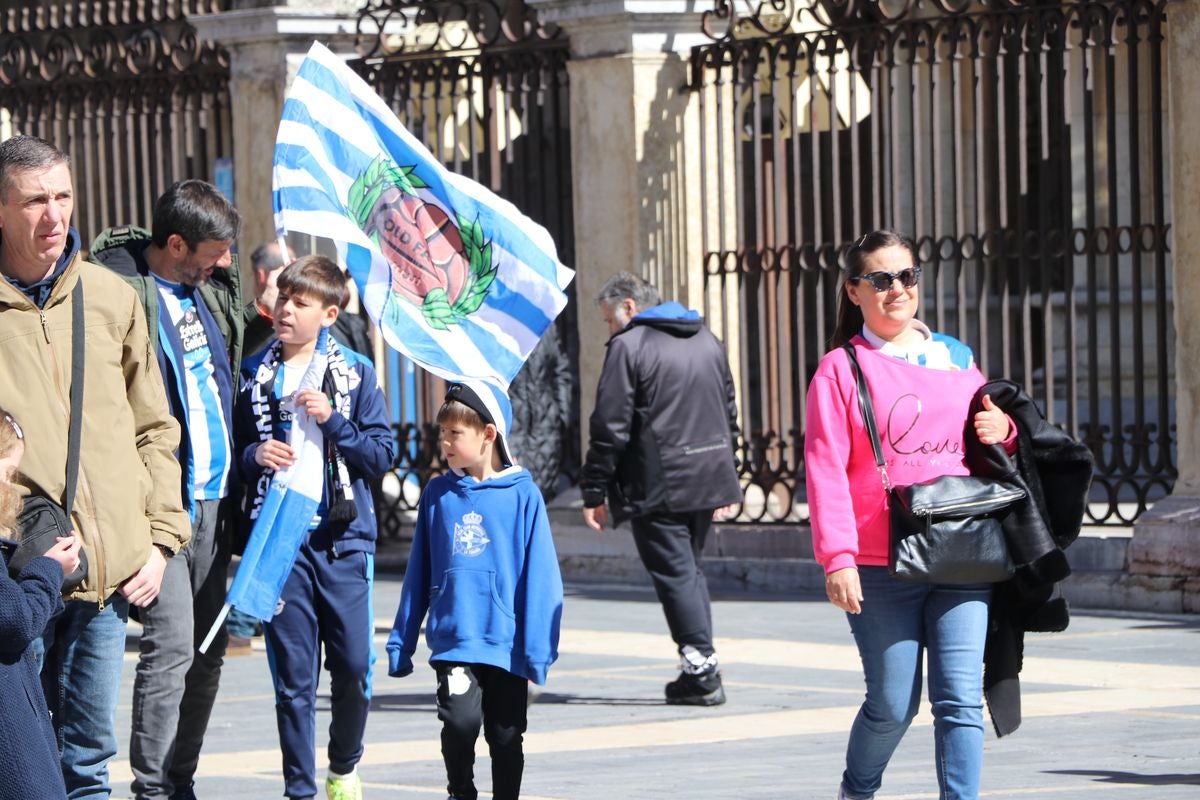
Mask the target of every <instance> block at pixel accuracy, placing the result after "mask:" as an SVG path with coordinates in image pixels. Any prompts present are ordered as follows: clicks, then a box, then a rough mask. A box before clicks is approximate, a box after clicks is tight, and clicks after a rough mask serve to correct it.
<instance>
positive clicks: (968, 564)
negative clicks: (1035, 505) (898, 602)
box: [845, 344, 1025, 584]
mask: <svg viewBox="0 0 1200 800" xmlns="http://www.w3.org/2000/svg"><path fill="white" fill-rule="evenodd" d="M845 349H846V355H847V356H848V357H849V359H850V368H851V370H852V371H853V372H854V377H855V379H856V381H857V383H858V405H859V410H860V411H861V412H862V417H863V421H864V423H865V425H866V428H867V435H868V436H870V438H871V447H872V449H873V450H874V453H875V464H876V466H877V467H878V468H879V474H880V477H881V478H882V479H883V488H884V491H885V492H887V496H888V515H889V518H890V526H889V528H890V542H889V546H888V573H889V574H891V575H892V576H894V577H896V578H899V579H900V580H905V581H912V582H914V583H938V584H945V583H964V584H965V583H999V582H1001V581H1005V580H1008V579H1009V578H1011V577H1012V574H1013V563H1012V559H1011V558H1010V557H1009V554H1008V545H1007V544H1006V543H1005V540H1004V529H1003V521H1004V517H1005V516H1006V515H1007V513H1008V512H1009V510H1010V509H1011V508H1012V506H1013V504H1014V503H1016V502H1017V501H1019V500H1022V499H1023V498H1024V497H1025V490H1024V489H1023V488H1022V487H1021V486H1018V485H1017V484H1015V483H1010V482H1007V481H1003V480H997V479H994V478H982V477H976V476H973V475H943V476H942V477H940V478H935V479H934V480H931V481H926V482H924V483H915V484H911V485H909V486H892V484H891V479H890V478H889V477H888V473H887V465H886V464H885V463H884V460H883V448H882V447H881V446H880V443H879V427H878V425H877V423H876V420H875V408H874V406H873V404H872V403H871V394H870V392H869V391H868V388H867V380H866V377H865V376H864V375H863V372H862V368H861V367H859V364H858V357H857V356H856V355H855V353H854V347H853V345H850V344H847V345H845Z"/></svg>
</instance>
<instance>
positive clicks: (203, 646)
mask: <svg viewBox="0 0 1200 800" xmlns="http://www.w3.org/2000/svg"><path fill="white" fill-rule="evenodd" d="M231 608H233V606H231V605H229V603H226V604H225V605H223V606H221V613H220V614H217V619H216V621H215V622H213V626H212V627H211V628H209V629H208V635H207V636H205V637H204V641H203V642H201V643H200V648H199V649H200V654H201V655H203V654H205V653H207V652H208V646H209V645H210V644H212V640H213V639H215V638H216V637H217V631H219V630H221V626H222V625H224V624H225V617H227V616H229V609H231Z"/></svg>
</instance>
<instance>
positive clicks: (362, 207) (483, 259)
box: [347, 156, 499, 331]
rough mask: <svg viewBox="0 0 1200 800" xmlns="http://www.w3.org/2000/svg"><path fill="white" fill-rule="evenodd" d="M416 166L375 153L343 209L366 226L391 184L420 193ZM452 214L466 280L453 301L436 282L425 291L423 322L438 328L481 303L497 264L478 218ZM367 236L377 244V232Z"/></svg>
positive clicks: (395, 309)
mask: <svg viewBox="0 0 1200 800" xmlns="http://www.w3.org/2000/svg"><path fill="white" fill-rule="evenodd" d="M416 169H417V168H416V166H415V165H414V166H410V167H398V166H396V165H395V164H393V163H392V161H391V160H390V159H388V158H386V157H384V156H377V157H376V158H375V160H374V161H372V162H371V164H370V166H368V167H367V169H366V170H365V171H364V172H363V173H362V174H361V175H359V176H358V178H357V179H356V180H355V181H354V183H353V184H352V185H351V186H350V194H349V197H348V198H347V206H348V209H347V210H348V211H349V212H350V214H351V216H353V218H354V220H355V222H357V223H358V227H359V228H362V229H363V230H365V229H366V226H367V223H368V222H369V221H370V218H371V214H372V212H373V211H374V210H375V207H376V204H377V203H378V202H379V198H380V197H381V196H382V195H383V193H384V192H386V191H388V190H389V189H391V188H392V187H396V188H397V189H399V190H400V191H401V192H404V193H405V194H407V195H409V196H411V197H420V195H419V194H417V189H428V188H429V186H428V184H426V183H425V182H424V181H423V180H421V177H420V176H419V175H417V174H416ZM454 216H455V222H456V223H457V227H458V233H459V236H460V237H461V238H462V243H463V255H464V256H466V258H467V263H468V265H469V266H470V271H469V273H468V275H467V279H466V283H465V284H464V285H463V289H462V292H461V293H460V294H459V296H458V299H456V300H455V301H454V302H453V303H451V302H450V297H449V295H448V294H447V293H446V290H445V289H443V288H441V287H440V286H439V287H437V288H435V289H431V290H430V291H429V293H428V294H426V295H425V301H424V303H423V304H422V306H421V313H422V315H423V316H424V318H425V322H426V323H427V324H428V325H429V327H431V328H434V329H435V330H441V331H444V330H449V328H450V326H451V325H455V324H458V323H460V322H462V321H463V320H464V319H466V318H467V316H468V315H470V314H472V313H474V312H475V311H476V310H477V309H478V308H479V306H480V305H482V304H483V300H484V298H485V297H486V296H487V293H488V290H489V289H490V288H491V286H492V282H493V281H494V280H495V279H496V272H497V269H498V267H499V265H498V264H494V263H493V262H492V242H491V240H489V239H487V238H486V237H485V236H484V233H483V226H482V225H480V224H479V218H478V217H476V218H475V220H473V221H472V220H470V219H468V218H466V217H464V216H463V215H461V214H458V213H455V215H454ZM370 236H371V239H372V240H373V241H374V242H375V246H376V247H377V248H379V247H380V241H379V232H378V231H373V232H372V233H371V234H370ZM391 294H392V299H393V300H396V299H398V298H397V297H396V295H397V292H392V293H391ZM391 314H392V321H393V322H396V321H398V320H399V317H400V309H399V308H398V307H396V306H393V307H392V311H391Z"/></svg>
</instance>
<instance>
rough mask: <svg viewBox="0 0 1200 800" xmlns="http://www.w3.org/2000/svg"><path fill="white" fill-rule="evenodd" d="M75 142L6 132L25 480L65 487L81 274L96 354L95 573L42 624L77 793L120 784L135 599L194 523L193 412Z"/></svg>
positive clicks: (2, 267)
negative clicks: (77, 175) (94, 227)
mask: <svg viewBox="0 0 1200 800" xmlns="http://www.w3.org/2000/svg"><path fill="white" fill-rule="evenodd" d="M73 207H74V187H73V184H72V179H71V169H70V164H69V162H68V160H67V157H66V155H65V154H64V153H62V152H61V151H60V150H58V148H56V147H55V146H54V145H52V144H50V143H48V142H46V141H43V140H41V139H38V138H35V137H31V136H17V137H13V138H11V139H9V140H7V141H5V142H3V143H0V274H2V275H3V277H4V280H0V341H3V343H4V355H3V358H0V403H2V404H3V405H4V406H5V407H6V408H8V409H10V410H11V411H12V413H13V415H14V416H15V417H16V418H17V419H18V420H19V421H20V423H21V425H22V427H24V429H25V433H26V443H27V448H28V449H27V452H26V456H25V459H24V460H23V462H22V464H21V469H20V472H19V473H18V475H17V478H16V480H17V482H18V483H19V484H20V485H21V486H23V487H24V488H25V489H27V490H28V491H29V492H30V493H33V494H40V495H45V496H46V497H48V498H50V499H51V500H53V501H55V502H58V503H61V502H63V497H64V492H65V484H66V469H67V466H66V462H67V426H68V417H69V416H70V412H69V408H70V404H69V397H70V390H71V385H70V384H71V338H72V334H71V311H72V304H73V302H74V300H73V298H72V291H73V290H74V288H75V286H76V284H77V283H82V285H83V297H84V305H85V313H84V329H85V331H86V337H85V345H84V346H85V355H84V361H85V364H86V370H85V377H84V396H83V402H84V417H83V426H82V433H81V436H80V441H81V447H80V464H79V478H78V483H77V486H76V495H75V504H74V509H73V513H72V521H73V522H74V524H75V530H76V534H77V535H78V536H79V537H80V538H81V539H82V542H83V549H84V550H85V551H86V553H87V558H88V576H87V579H86V581H85V582H84V583H83V584H82V585H80V586H79V587H78V588H76V589H75V590H73V591H72V592H71V594H70V595H68V596H67V598H66V600H67V603H66V610H65V611H64V613H63V614H62V616H60V617H59V618H57V619H56V620H54V621H53V622H52V623H51V625H50V627H49V628H47V630H46V633H45V636H44V638H43V644H44V648H45V649H44V658H45V661H44V663H43V667H42V680H43V685H44V687H45V689H46V700H47V702H48V704H49V705H50V712H51V714H52V716H53V721H54V727H55V731H56V733H57V734H58V737H59V745H60V747H61V748H62V756H63V763H62V766H63V777H64V779H65V781H66V786H67V793H68V796H69V797H70V798H72V800H74V798H107V797H108V796H109V789H108V762H109V760H110V759H111V758H112V757H113V756H114V755H115V754H116V750H117V741H116V732H115V730H114V729H113V725H114V720H115V716H116V707H117V697H118V694H119V690H120V681H121V664H122V660H123V658H124V652H125V621H126V618H127V616H128V610H129V605H130V604H132V605H135V606H138V607H145V606H147V605H149V604H150V603H152V602H154V599H155V597H157V595H158V590H159V585H160V584H161V582H162V575H163V570H164V568H165V566H166V559H168V558H170V557H171V556H172V555H174V553H175V552H177V551H178V550H179V548H180V547H182V546H183V545H185V544H186V543H187V540H188V536H189V535H190V532H191V524H190V522H189V520H188V516H187V513H186V512H185V511H184V510H183V507H182V503H181V501H180V494H179V485H180V472H179V463H178V461H177V460H176V458H175V455H174V453H175V450H176V447H177V446H178V444H179V426H178V424H177V423H176V421H175V420H174V419H173V418H172V417H171V415H170V413H169V411H168V409H167V400H166V394H165V393H164V391H163V385H162V377H161V375H160V374H159V370H158V366H157V363H156V361H155V355H154V353H153V352H152V351H151V349H150V343H149V338H148V336H147V331H146V321H145V319H144V315H143V312H142V310H141V305H140V304H139V302H138V299H137V296H136V294H135V293H134V291H133V290H132V289H131V288H130V287H129V286H128V285H127V284H126V283H125V282H124V281H122V280H121V279H120V278H119V277H118V276H116V275H114V274H112V273H111V272H110V271H109V270H107V269H105V268H103V267H99V266H96V265H94V264H90V263H88V262H86V261H84V260H83V259H82V258H81V256H80V253H79V242H80V238H79V234H78V232H77V231H76V230H75V229H74V228H72V227H70V221H71V212H72V210H73Z"/></svg>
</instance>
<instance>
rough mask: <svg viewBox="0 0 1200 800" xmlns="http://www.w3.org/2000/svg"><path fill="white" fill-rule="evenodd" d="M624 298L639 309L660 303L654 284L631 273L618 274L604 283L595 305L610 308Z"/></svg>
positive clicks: (660, 299) (660, 298)
mask: <svg viewBox="0 0 1200 800" xmlns="http://www.w3.org/2000/svg"><path fill="white" fill-rule="evenodd" d="M626 298H628V299H630V300H632V301H633V302H634V305H636V306H637V307H638V308H639V309H642V310H645V309H647V308H653V307H654V306H656V305H658V304H659V303H661V302H662V297H661V296H660V295H659V294H658V289H656V288H654V284H652V283H650V282H649V281H647V280H644V279H642V278H639V277H638V276H637V275H634V274H633V273H632V272H618V273H617V274H616V275H613V276H612V277H611V278H609V279H608V280H606V281H605V282H604V285H603V286H601V287H600V292H599V293H598V294H597V295H596V305H598V306H603V307H605V308H612V307H613V306H615V305H618V304H620V303H621V301H623V300H625V299H626Z"/></svg>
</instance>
